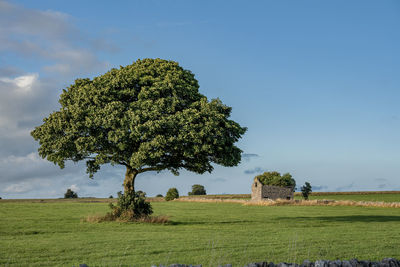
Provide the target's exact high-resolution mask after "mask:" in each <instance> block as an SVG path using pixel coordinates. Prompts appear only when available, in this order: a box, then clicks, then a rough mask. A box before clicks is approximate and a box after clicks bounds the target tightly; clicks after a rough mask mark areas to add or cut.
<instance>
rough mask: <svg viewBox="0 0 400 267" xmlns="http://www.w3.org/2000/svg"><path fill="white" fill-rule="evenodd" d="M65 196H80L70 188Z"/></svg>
mask: <svg viewBox="0 0 400 267" xmlns="http://www.w3.org/2000/svg"><path fill="white" fill-rule="evenodd" d="M64 198H78V194H77V193H75V192H74V191H72V190H71V189H70V188H68V189H67V192H65V194H64Z"/></svg>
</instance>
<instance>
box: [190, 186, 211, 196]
mask: <svg viewBox="0 0 400 267" xmlns="http://www.w3.org/2000/svg"><path fill="white" fill-rule="evenodd" d="M188 195H189V196H195V195H207V192H206V189H205V188H204V186H203V185H201V184H194V185H192V191H191V192H189V193H188Z"/></svg>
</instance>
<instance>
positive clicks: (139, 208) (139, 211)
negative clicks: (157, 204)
mask: <svg viewBox="0 0 400 267" xmlns="http://www.w3.org/2000/svg"><path fill="white" fill-rule="evenodd" d="M110 208H111V213H108V214H107V216H108V217H110V218H111V219H114V220H115V219H120V220H123V221H137V220H138V219H140V218H142V217H147V216H149V215H150V214H152V213H153V208H152V207H151V205H150V203H149V202H147V201H146V198H145V194H144V192H140V191H137V192H134V194H132V195H129V194H123V193H122V192H118V201H117V204H116V205H114V204H112V203H110ZM107 216H106V217H107Z"/></svg>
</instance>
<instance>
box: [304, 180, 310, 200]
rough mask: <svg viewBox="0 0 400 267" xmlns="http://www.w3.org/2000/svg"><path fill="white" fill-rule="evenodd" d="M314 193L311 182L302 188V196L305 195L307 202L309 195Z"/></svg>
mask: <svg viewBox="0 0 400 267" xmlns="http://www.w3.org/2000/svg"><path fill="white" fill-rule="evenodd" d="M311 192H312V187H311V184H310V183H309V182H306V183H305V184H304V185H303V186H302V187H301V194H302V195H303V197H304V199H305V200H308V195H309V194H311Z"/></svg>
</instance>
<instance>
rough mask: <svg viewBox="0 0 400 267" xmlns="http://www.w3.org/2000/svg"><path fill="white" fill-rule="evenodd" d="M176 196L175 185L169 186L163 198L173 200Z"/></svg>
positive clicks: (177, 193) (177, 196)
mask: <svg viewBox="0 0 400 267" xmlns="http://www.w3.org/2000/svg"><path fill="white" fill-rule="evenodd" d="M176 198H179V192H178V189H176V188H175V187H173V188H170V189H169V190H168V192H167V194H166V195H165V200H166V201H170V200H174V199H176Z"/></svg>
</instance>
